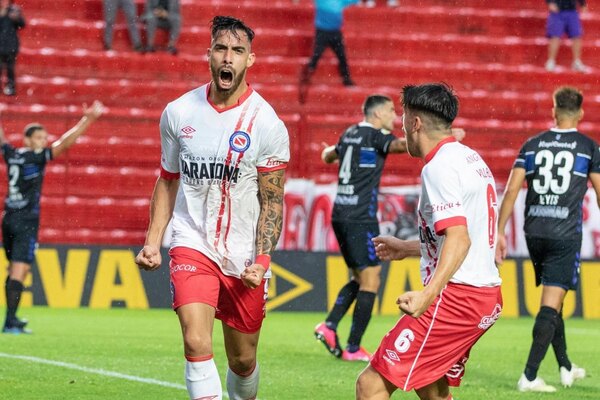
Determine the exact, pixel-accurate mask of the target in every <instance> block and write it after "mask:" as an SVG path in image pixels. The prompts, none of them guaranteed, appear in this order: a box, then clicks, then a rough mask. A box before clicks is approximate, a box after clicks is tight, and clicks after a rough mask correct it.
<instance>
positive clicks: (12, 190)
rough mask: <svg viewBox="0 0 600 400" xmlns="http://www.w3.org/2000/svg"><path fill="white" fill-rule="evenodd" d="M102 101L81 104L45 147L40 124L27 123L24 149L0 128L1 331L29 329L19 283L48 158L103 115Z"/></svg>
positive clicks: (28, 258) (27, 264)
mask: <svg viewBox="0 0 600 400" xmlns="http://www.w3.org/2000/svg"><path fill="white" fill-rule="evenodd" d="M102 112H103V106H102V103H100V102H98V101H96V102H94V104H92V106H91V107H89V108H88V107H85V106H84V116H83V117H82V118H81V120H80V121H79V122H78V123H77V124H76V125H75V126H74V127H73V128H71V129H70V130H68V131H67V132H65V133H64V134H63V135H62V136H61V137H60V138H59V139H58V140H57V141H56V142H54V143H52V145H51V146H49V147H48V132H46V130H45V129H44V127H43V126H42V125H39V124H29V125H27V127H25V138H24V144H25V147H23V148H19V149H17V148H15V147H13V146H12V145H10V144H9V143H8V142H7V141H6V138H5V136H4V131H3V130H2V128H1V127H0V145H1V146H2V154H3V156H4V161H5V162H6V170H7V173H8V193H7V195H6V199H5V201H4V214H3V218H2V244H3V246H4V252H5V253H6V258H7V259H8V262H9V264H8V276H7V278H6V284H5V289H6V320H5V322H4V327H3V328H2V332H3V333H14V334H19V333H31V331H30V330H28V329H26V328H25V325H26V324H27V321H24V320H20V319H18V318H17V315H16V314H17V308H18V306H19V301H20V299H21V293H22V292H23V282H24V281H25V278H26V277H27V274H28V273H29V272H30V270H31V264H32V263H33V259H34V252H35V249H36V247H37V237H38V229H39V225H40V197H41V190H42V181H43V179H44V169H45V167H46V163H47V162H48V161H50V160H52V159H54V158H56V157H58V156H59V155H61V154H62V153H63V152H64V151H66V150H67V149H68V148H69V147H70V146H71V145H72V144H73V143H75V140H77V138H78V137H79V136H80V135H82V134H83V133H84V132H85V131H86V130H87V129H88V128H89V126H90V125H91V124H92V123H93V122H94V121H96V119H98V118H99V117H100V115H102Z"/></svg>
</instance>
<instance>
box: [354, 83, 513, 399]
mask: <svg viewBox="0 0 600 400" xmlns="http://www.w3.org/2000/svg"><path fill="white" fill-rule="evenodd" d="M402 104H403V108H404V115H403V117H402V120H403V125H404V127H403V130H404V133H405V135H406V142H407V146H408V152H409V153H410V155H411V156H413V157H419V158H421V159H423V161H424V162H425V166H424V167H423V170H422V173H421V179H422V189H421V197H420V201H419V208H418V224H419V227H418V228H419V236H420V240H415V241H405V240H400V239H397V238H394V237H389V236H386V237H377V238H374V239H373V241H374V242H375V244H376V246H377V247H376V249H377V255H378V256H379V257H380V258H381V259H384V260H390V259H403V258H405V257H410V256H414V257H416V256H420V257H421V276H422V278H423V284H424V285H425V288H424V289H423V290H420V291H409V292H406V293H403V294H402V295H400V297H398V300H397V303H398V304H399V306H400V309H401V310H402V311H403V312H404V313H405V314H406V315H404V316H403V317H401V318H400V320H399V321H398V323H397V324H396V326H395V327H394V328H392V330H391V331H390V332H388V334H387V335H386V336H385V337H384V338H383V340H382V342H381V344H380V346H379V348H378V349H377V351H376V352H375V354H374V355H373V358H372V359H371V361H370V363H369V365H368V366H367V368H366V369H365V370H364V371H363V372H362V373H361V374H360V376H359V378H358V381H357V383H356V397H357V399H363V400H364V399H387V398H389V397H390V396H391V395H392V393H393V392H394V391H395V390H396V389H398V388H399V389H401V390H404V391H409V390H412V389H414V390H415V391H416V393H417V395H418V396H419V398H420V399H422V400H425V399H427V400H447V399H452V395H451V394H450V390H449V386H458V385H459V384H460V381H461V379H462V376H463V375H464V370H465V364H466V362H467V360H468V357H469V352H470V350H471V348H472V347H473V345H474V344H475V342H477V340H478V339H479V338H480V337H481V336H482V335H483V334H484V333H485V332H486V331H487V329H488V328H490V327H491V326H492V325H493V324H494V322H495V321H496V320H497V319H498V317H499V316H500V312H501V310H502V295H501V292H500V283H501V280H500V276H499V274H498V270H497V268H496V265H495V262H494V256H495V246H496V218H497V205H496V189H495V182H494V178H493V176H492V173H491V172H490V169H489V168H488V167H487V165H486V164H485V162H484V161H483V160H482V159H481V157H480V156H479V154H477V152H475V151H474V150H472V149H470V148H468V147H466V146H464V145H462V144H460V143H458V142H457V141H456V139H455V138H454V137H453V136H452V131H451V124H452V122H453V121H454V119H455V118H456V116H457V114H458V99H457V97H456V95H455V94H454V93H453V92H452V90H451V89H450V88H449V87H448V86H446V85H444V84H426V85H421V86H406V87H405V88H404V90H403V99H402Z"/></svg>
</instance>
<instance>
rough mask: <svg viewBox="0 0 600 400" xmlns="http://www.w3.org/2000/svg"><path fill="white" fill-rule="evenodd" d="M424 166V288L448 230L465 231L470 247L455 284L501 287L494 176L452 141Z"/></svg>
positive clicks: (472, 153) (474, 155)
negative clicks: (496, 260)
mask: <svg viewBox="0 0 600 400" xmlns="http://www.w3.org/2000/svg"><path fill="white" fill-rule="evenodd" d="M425 163H426V164H425V166H424V167H423V170H422V172H421V180H422V188H421V198H420V200H419V210H418V213H419V215H418V217H419V236H420V239H421V278H422V279H423V283H424V284H425V285H426V284H428V283H429V281H430V280H431V278H432V276H433V273H434V272H435V268H436V266H437V262H438V259H439V257H440V254H441V248H442V246H443V243H444V238H445V236H444V232H445V230H446V228H448V227H451V226H457V225H466V226H467V229H468V233H469V238H470V240H471V247H470V248H469V252H468V254H467V256H466V258H465V260H464V261H463V263H462V265H461V266H460V268H459V269H458V271H457V272H456V273H455V274H454V276H453V277H452V278H451V279H450V282H454V283H460V284H466V285H471V286H477V287H483V286H497V285H500V283H501V282H502V281H501V279H500V275H499V273H498V268H496V264H495V261H494V256H495V250H496V223H497V217H498V205H497V200H496V199H497V196H496V184H495V181H494V177H493V175H492V172H491V171H490V169H489V168H488V166H487V164H486V163H485V161H483V159H482V158H481V156H480V155H479V154H478V153H477V152H476V151H474V150H473V149H471V148H469V147H467V146H465V145H463V144H461V143H458V142H456V140H455V139H454V138H453V137H449V138H447V139H444V140H442V141H441V142H440V143H439V144H438V146H436V148H435V149H433V150H432V151H431V152H430V153H429V154H427V156H426V157H425Z"/></svg>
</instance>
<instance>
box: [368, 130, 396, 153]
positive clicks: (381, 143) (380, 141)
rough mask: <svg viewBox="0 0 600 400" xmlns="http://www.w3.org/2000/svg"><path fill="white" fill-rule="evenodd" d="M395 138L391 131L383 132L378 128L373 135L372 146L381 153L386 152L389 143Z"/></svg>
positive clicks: (388, 148) (388, 149)
mask: <svg viewBox="0 0 600 400" xmlns="http://www.w3.org/2000/svg"><path fill="white" fill-rule="evenodd" d="M394 139H396V137H395V136H394V135H392V134H391V133H388V134H385V133H383V132H381V131H380V130H378V131H377V133H375V136H373V147H375V148H376V149H377V151H379V152H380V153H381V154H387V153H388V152H389V151H390V144H391V143H392V142H393V141H394Z"/></svg>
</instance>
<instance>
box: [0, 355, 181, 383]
mask: <svg viewBox="0 0 600 400" xmlns="http://www.w3.org/2000/svg"><path fill="white" fill-rule="evenodd" d="M0 357H4V358H13V359H17V360H23V361H30V362H34V363H38V364H48V365H54V366H57V367H63V368H70V369H75V370H77V371H82V372H88V373H91V374H98V375H104V376H110V377H113V378H120V379H126V380H128V381H134V382H141V383H149V384H151V385H158V386H165V387H170V388H174V389H183V390H186V387H185V385H180V384H178V383H171V382H164V381H159V380H157V379H151V378H142V377H139V376H135V375H127V374H121V373H119V372H113V371H106V370H104V369H99V368H88V367H83V366H81V365H77V364H71V363H66V362H62V361H54V360H46V359H44V358H39V357H31V356H22V355H18V354H6V353H0Z"/></svg>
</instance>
